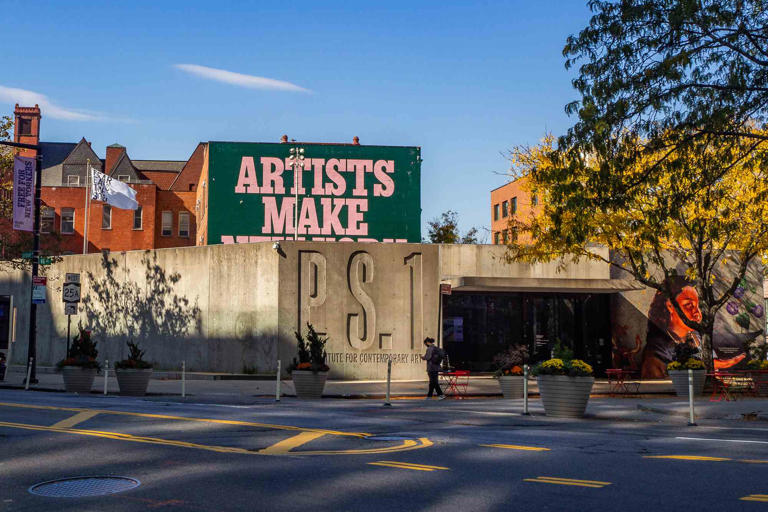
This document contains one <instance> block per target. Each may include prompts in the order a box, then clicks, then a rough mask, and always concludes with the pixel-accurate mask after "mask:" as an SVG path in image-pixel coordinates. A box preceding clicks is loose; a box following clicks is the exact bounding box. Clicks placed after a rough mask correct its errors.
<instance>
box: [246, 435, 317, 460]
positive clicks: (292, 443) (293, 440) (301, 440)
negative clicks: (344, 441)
mask: <svg viewBox="0 0 768 512" xmlns="http://www.w3.org/2000/svg"><path fill="white" fill-rule="evenodd" d="M324 435H325V434H324V433H323V432H302V433H301V434H297V435H295V436H293V437H289V438H288V439H284V440H282V441H280V442H279V443H275V444H273V445H272V446H269V447H267V448H264V449H263V450H259V453H263V454H264V455H283V454H286V453H288V452H289V451H291V450H293V449H294V448H297V447H299V446H301V445H303V444H306V443H308V442H310V441H314V440H315V439H317V438H318V437H323V436H324Z"/></svg>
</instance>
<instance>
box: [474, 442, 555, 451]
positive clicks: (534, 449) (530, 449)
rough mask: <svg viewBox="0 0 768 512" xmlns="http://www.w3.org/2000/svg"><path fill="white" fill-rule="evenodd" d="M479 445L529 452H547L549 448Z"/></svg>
mask: <svg viewBox="0 0 768 512" xmlns="http://www.w3.org/2000/svg"><path fill="white" fill-rule="evenodd" d="M480 446H487V447H489V448H505V449H507V450H523V451H530V452H548V451H550V449H549V448H542V447H540V446H520V445H516V444H481V445H480Z"/></svg>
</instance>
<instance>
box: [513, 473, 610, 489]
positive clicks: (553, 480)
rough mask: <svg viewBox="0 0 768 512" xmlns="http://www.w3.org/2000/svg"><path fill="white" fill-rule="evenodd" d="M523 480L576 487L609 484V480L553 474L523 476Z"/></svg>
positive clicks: (598, 486)
mask: <svg viewBox="0 0 768 512" xmlns="http://www.w3.org/2000/svg"><path fill="white" fill-rule="evenodd" d="M523 481H524V482H538V483H541V484H557V485H575V486H578V487H593V488H601V487H605V486H606V485H611V482H599V481H597V480H577V479H575V478H559V477H554V476H539V477H536V478H523Z"/></svg>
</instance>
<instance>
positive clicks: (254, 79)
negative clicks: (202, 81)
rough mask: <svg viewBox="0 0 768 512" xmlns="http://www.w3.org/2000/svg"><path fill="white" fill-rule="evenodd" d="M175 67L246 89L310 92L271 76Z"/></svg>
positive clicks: (190, 65)
mask: <svg viewBox="0 0 768 512" xmlns="http://www.w3.org/2000/svg"><path fill="white" fill-rule="evenodd" d="M175 67H176V68H178V69H181V70H182V71H186V72H187V73H191V74H193V75H197V76H201V77H203V78H208V79H209V80H215V81H217V82H223V83H225V84H230V85H237V86H239V87H247V88H248V89H270V90H276V91H292V92H312V91H310V90H309V89H305V88H303V87H299V86H298V85H296V84H292V83H290V82H284V81H282V80H275V79H273V78H264V77H263V76H254V75H244V74H242V73H235V72H234V71H226V70H224V69H216V68H209V67H207V66H198V65H197V64H176V65H175Z"/></svg>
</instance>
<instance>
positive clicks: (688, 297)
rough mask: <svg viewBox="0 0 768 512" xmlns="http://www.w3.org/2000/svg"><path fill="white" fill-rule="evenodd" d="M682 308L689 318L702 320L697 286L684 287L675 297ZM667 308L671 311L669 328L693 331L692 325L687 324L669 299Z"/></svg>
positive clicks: (678, 330)
mask: <svg viewBox="0 0 768 512" xmlns="http://www.w3.org/2000/svg"><path fill="white" fill-rule="evenodd" d="M675 300H676V301H677V304H678V305H679V306H680V309H682V310H683V313H685V316H686V317H688V320H692V321H694V322H701V310H700V309H699V294H698V292H697V291H696V288H694V287H693V286H686V287H684V288H683V289H682V290H681V291H680V293H679V294H678V295H677V297H675ZM667 310H668V311H669V329H670V330H671V331H675V332H677V333H681V332H687V331H692V330H693V329H691V328H690V327H688V326H687V325H685V323H684V322H683V320H682V319H681V318H680V316H679V315H678V314H677V310H676V309H675V308H674V307H673V306H672V303H671V302H670V301H669V300H667Z"/></svg>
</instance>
